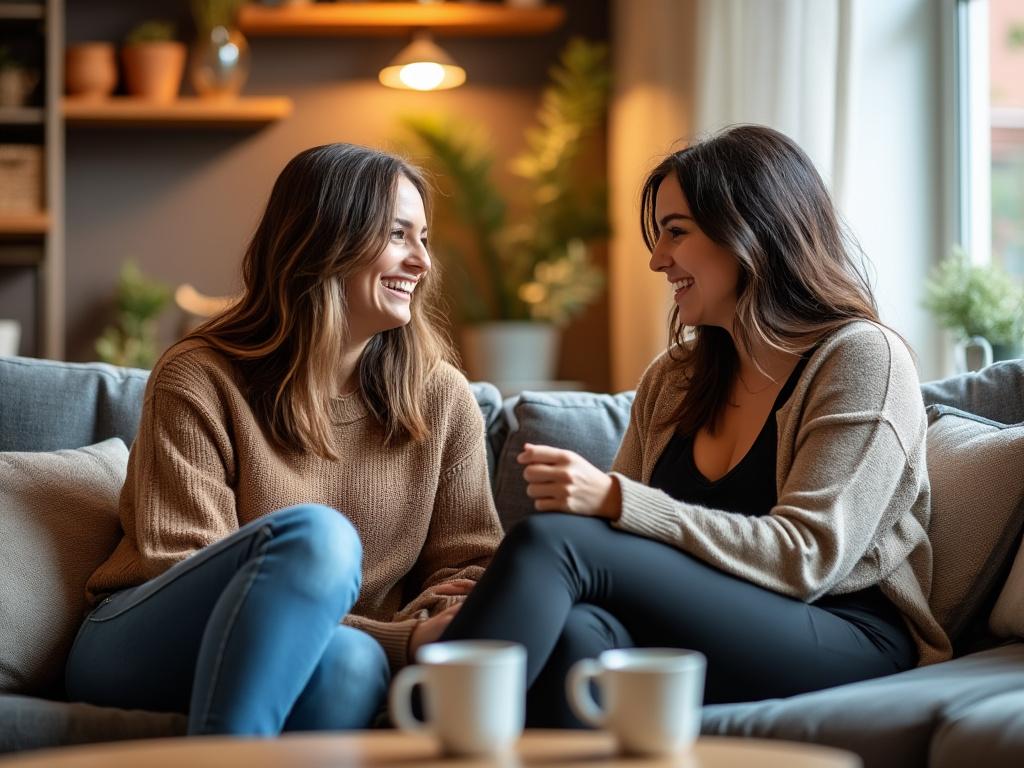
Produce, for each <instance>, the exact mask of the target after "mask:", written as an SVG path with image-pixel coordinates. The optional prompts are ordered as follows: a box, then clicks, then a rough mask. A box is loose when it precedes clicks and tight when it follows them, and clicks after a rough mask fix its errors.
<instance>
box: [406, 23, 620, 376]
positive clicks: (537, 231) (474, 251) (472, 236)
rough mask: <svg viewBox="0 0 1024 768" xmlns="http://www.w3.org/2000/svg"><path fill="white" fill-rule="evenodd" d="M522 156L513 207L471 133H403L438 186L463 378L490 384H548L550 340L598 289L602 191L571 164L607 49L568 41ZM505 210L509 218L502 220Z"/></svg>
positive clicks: (595, 100) (438, 126) (414, 120)
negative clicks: (424, 155) (592, 251)
mask: <svg viewBox="0 0 1024 768" xmlns="http://www.w3.org/2000/svg"><path fill="white" fill-rule="evenodd" d="M551 79H552V82H551V84H550V85H549V86H548V87H547V88H546V89H545V90H544V93H543V94H542V99H541V105H540V108H539V109H538V112H537V116H536V120H535V125H534V126H532V127H531V128H530V129H529V130H528V131H527V133H526V148H525V149H524V150H523V151H522V153H521V154H520V155H519V156H517V157H516V158H515V159H514V160H513V162H512V165H511V171H512V173H513V176H514V177H515V178H516V179H517V180H518V181H519V182H520V184H519V186H520V190H519V191H520V193H521V198H520V199H519V200H518V201H516V202H518V207H514V206H510V205H508V204H506V201H505V198H504V197H503V195H502V193H501V191H499V189H498V187H497V185H496V184H495V182H494V180H493V176H492V170H493V167H494V156H493V153H492V151H491V150H490V149H489V148H488V147H487V146H486V142H485V141H483V140H482V139H481V138H480V134H481V133H482V132H481V131H480V130H479V129H477V130H474V129H473V128H472V127H467V126H465V124H464V123H462V122H461V121H460V122H457V121H455V120H454V119H443V118H440V119H439V118H429V117H409V118H406V119H405V120H404V121H403V123H404V125H405V126H406V128H407V129H408V130H409V131H410V132H411V133H412V135H413V136H414V137H415V138H416V139H417V140H418V142H419V143H420V144H421V145H422V146H424V147H425V148H426V149H428V150H429V152H430V159H429V160H428V164H430V165H432V166H433V167H434V169H435V171H437V175H438V176H439V177H440V178H439V182H440V185H441V186H442V188H443V192H444V193H445V194H444V195H442V196H441V198H440V203H441V205H442V207H443V208H444V210H442V211H441V213H442V218H447V220H448V222H449V223H450V224H454V225H455V226H449V227H447V228H445V227H444V226H442V241H441V245H440V246H439V252H440V253H441V254H442V255H443V256H445V257H446V258H445V261H446V264H447V265H448V266H449V267H450V274H451V277H452V278H453V280H452V282H453V285H454V288H455V291H456V293H457V296H458V301H457V306H458V309H459V314H460V320H461V321H462V324H463V351H464V353H465V357H466V367H467V369H468V371H469V374H470V376H472V377H474V378H481V379H487V380H490V381H498V382H510V381H531V382H543V381H550V380H551V379H553V378H554V374H555V366H556V362H557V352H558V335H559V329H560V328H561V327H562V326H564V325H565V324H566V323H568V322H569V321H570V320H571V319H572V318H573V317H574V316H575V315H577V314H578V313H579V312H581V311H582V310H583V309H585V308H586V307H587V306H588V305H589V304H590V303H592V302H593V301H594V299H596V298H597V296H598V295H599V294H600V292H601V290H602V288H603V284H604V279H603V274H602V272H601V270H600V269H598V268H597V267H596V266H595V265H594V264H593V262H592V261H591V259H590V256H589V253H588V245H589V244H591V243H593V242H594V241H597V240H600V239H604V238H606V237H607V235H608V232H609V224H608V212H607V208H608V206H607V186H606V184H605V183H604V181H603V179H593V178H586V175H585V173H584V172H583V171H584V170H585V169H584V168H583V167H582V166H583V164H582V163H580V162H578V161H579V160H580V158H581V156H582V154H583V152H584V150H585V149H586V147H587V144H588V142H589V141H591V140H592V139H593V138H594V137H595V136H596V133H597V128H598V127H599V126H600V124H601V121H602V120H603V117H604V113H605V107H606V104H607V97H608V90H609V85H610V80H611V76H610V71H609V67H608V63H607V48H606V46H604V45H599V44H594V43H590V42H587V41H585V40H582V39H575V40H572V41H570V43H569V44H568V46H567V47H566V48H565V50H564V51H563V52H562V54H561V56H560V59H559V62H558V64H557V65H556V66H555V67H554V68H553V69H552V72H551ZM510 209H512V210H515V212H516V213H517V214H518V215H517V216H515V218H514V219H512V217H510V216H509V211H510Z"/></svg>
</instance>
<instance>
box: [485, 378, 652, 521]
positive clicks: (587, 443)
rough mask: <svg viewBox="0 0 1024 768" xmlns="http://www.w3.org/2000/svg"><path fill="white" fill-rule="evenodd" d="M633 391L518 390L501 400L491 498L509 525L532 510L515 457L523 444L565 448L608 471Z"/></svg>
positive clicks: (620, 436) (626, 424) (499, 514)
mask: <svg viewBox="0 0 1024 768" xmlns="http://www.w3.org/2000/svg"><path fill="white" fill-rule="evenodd" d="M632 404H633V393H632V392H625V393H622V394H618V395H597V394H593V393H590V392H543V393H542V392H523V393H522V394H521V395H519V396H517V397H511V398H509V399H508V400H506V401H505V405H504V408H503V411H504V416H505V418H504V424H503V425H500V426H499V429H498V431H494V430H492V433H491V439H492V442H496V443H497V444H498V446H499V447H498V450H497V451H496V455H497V466H496V467H495V475H494V500H495V504H496V505H497V507H498V516H499V517H500V518H501V522H502V525H503V526H504V527H505V530H508V529H509V528H510V527H511V526H512V525H514V524H515V523H517V522H518V521H520V520H522V519H523V518H524V517H526V516H528V515H529V514H531V513H532V512H533V501H532V500H531V499H530V498H529V497H528V496H527V495H526V482H525V481H524V480H523V468H522V466H521V465H520V464H519V463H518V462H517V461H516V456H518V455H519V453H520V452H521V451H522V450H523V446H524V445H525V444H526V443H535V444H540V445H551V446H554V447H556V448H568V449H570V450H573V451H575V452H576V453H578V454H580V455H581V456H582V457H583V458H585V459H587V460H588V461H589V462H590V463H591V464H593V465H594V466H596V467H598V468H600V469H602V470H604V471H608V470H609V469H610V468H611V465H612V460H613V459H614V458H615V453H616V451H618V449H619V443H621V442H622V436H623V434H625V432H626V427H627V426H628V425H629V410H630V407H631V406H632Z"/></svg>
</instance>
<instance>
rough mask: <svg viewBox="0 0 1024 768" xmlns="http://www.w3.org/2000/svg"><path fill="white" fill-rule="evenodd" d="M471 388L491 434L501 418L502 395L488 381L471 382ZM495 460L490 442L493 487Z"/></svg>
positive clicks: (488, 444) (488, 467)
mask: <svg viewBox="0 0 1024 768" xmlns="http://www.w3.org/2000/svg"><path fill="white" fill-rule="evenodd" d="M469 387H470V389H472V390H473V397H475V398H476V404H477V406H478V407H479V408H480V415H481V416H483V417H484V429H485V430H486V431H487V433H488V434H489V433H490V432H491V431H492V430H493V429H494V425H495V422H496V421H497V420H498V419H499V418H500V417H501V405H502V403H501V393H500V392H499V391H498V388H497V387H496V386H494V385H493V384H489V383H488V382H486V381H474V382H471V383H470V385H469ZM495 458H496V457H495V454H494V446H493V445H492V444H491V441H490V440H488V441H487V470H488V472H489V473H490V476H491V486H492V487H493V485H494V462H495Z"/></svg>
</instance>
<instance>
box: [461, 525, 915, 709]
mask: <svg viewBox="0 0 1024 768" xmlns="http://www.w3.org/2000/svg"><path fill="white" fill-rule="evenodd" d="M845 598H849V599H845ZM472 638H488V639H498V640H512V641H515V642H519V643H522V644H523V645H525V646H526V649H527V666H526V669H527V684H528V686H529V694H528V698H527V723H528V725H531V726H534V727H573V726H576V727H578V726H579V723H578V722H577V721H576V719H575V717H573V715H572V713H571V711H570V710H569V708H568V706H567V703H566V700H565V693H564V684H565V675H566V673H567V672H568V669H569V667H570V666H571V665H572V664H573V663H574V662H576V661H578V660H579V659H581V658H588V657H593V656H595V655H597V654H598V653H600V652H601V651H604V650H607V649H609V648H623V647H631V646H640V647H673V648H691V649H695V650H698V651H700V652H701V653H703V654H704V655H705V656H706V657H707V659H708V670H707V683H706V688H705V698H704V700H705V702H706V703H709V704H713V703H721V702H737V701H753V700H759V699H766V698H775V697H780V696H791V695H793V694H797V693H803V692H805V691H813V690H818V689H821V688H827V687H830V686H834V685H840V684H842V683H849V682H853V681H856V680H865V679H868V678H872V677H879V676H881V675H887V674H891V673H894V672H900V671H902V670H904V669H909V668H910V667H912V666H914V665H915V664H916V663H917V650H916V647H915V645H914V643H913V640H912V638H911V637H910V634H909V632H908V631H907V629H906V627H905V624H904V622H903V619H902V617H901V615H900V613H899V612H898V611H897V610H896V608H895V607H894V606H892V604H891V603H889V602H888V600H886V599H885V598H884V597H883V596H882V595H881V593H880V592H878V590H877V589H872V590H865V592H862V593H857V594H856V595H851V596H844V597H837V598H833V597H827V598H823V599H822V600H821V601H819V602H818V603H817V604H807V603H804V602H801V601H800V600H795V599H792V598H789V597H785V596H783V595H780V594H778V593H776V592H772V591H770V590H767V589H762V588H761V587H757V586H755V585H754V584H751V583H750V582H748V581H744V580H742V579H739V578H736V577H733V576H730V575H728V574H726V573H723V572H722V571H719V570H717V569H715V568H713V567H711V566H709V565H707V564H706V563H704V562H702V561H700V560H698V559H696V558H694V557H691V556H689V555H687V554H685V553H684V552H681V551H680V550H678V549H676V548H674V547H671V546H669V545H667V544H662V543H661V542H657V541H653V540H651V539H646V538H643V537H640V536H634V535H632V534H629V533H625V532H622V531H619V530H617V529H615V528H612V527H611V526H610V525H609V524H608V523H607V522H605V521H604V520H599V519H595V518H589V517H580V516H577V515H569V514H537V515H534V516H532V517H529V518H527V519H525V520H524V521H522V522H521V523H520V524H519V525H517V526H516V527H515V528H513V529H512V531H510V532H509V534H508V536H506V537H505V540H504V541H503V542H502V545H501V547H500V548H499V549H498V552H497V554H496V555H495V557H494V560H493V562H492V563H491V565H490V567H489V568H488V569H487V572H486V573H485V574H484V575H483V577H482V578H481V579H480V582H479V584H477V586H476V588H475V589H474V590H473V592H472V593H471V594H470V595H469V597H468V598H467V599H466V602H465V604H464V605H463V606H462V608H461V610H460V611H459V613H458V614H456V616H455V618H454V619H453V620H452V622H451V624H450V625H449V626H448V629H447V631H446V632H445V634H444V637H443V639H445V640H460V639H472Z"/></svg>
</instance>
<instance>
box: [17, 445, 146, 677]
mask: <svg viewBox="0 0 1024 768" xmlns="http://www.w3.org/2000/svg"><path fill="white" fill-rule="evenodd" d="M127 464H128V449H127V448H126V447H125V445H124V443H123V442H122V441H121V440H119V439H118V438H112V439H110V440H106V441H104V442H102V443H99V444H97V445H93V446H89V447H88V448H81V449H77V450H63V451H57V452H54V453H18V452H11V453H0V531H3V536H2V537H0V562H2V563H3V582H4V588H3V593H2V595H3V596H2V597H0V606H2V610H0V691H6V692H10V693H54V692H55V691H57V690H59V689H60V685H61V680H62V679H63V673H64V661H65V659H66V658H67V654H68V651H69V650H70V647H71V642H72V640H73V639H74V636H75V633H76V632H77V630H78V627H79V625H80V624H81V621H82V618H83V616H84V613H85V610H86V602H85V582H86V580H87V579H88V578H89V575H90V574H91V573H92V572H93V571H94V570H95V569H96V567H97V566H98V565H99V564H100V563H101V562H102V561H103V560H104V559H106V558H107V556H108V555H110V553H111V552H113V550H114V547H115V546H116V545H117V540H118V536H119V533H120V526H119V524H118V518H117V498H118V495H119V493H120V491H121V486H122V485H123V484H124V478H125V470H126V467H127Z"/></svg>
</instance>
